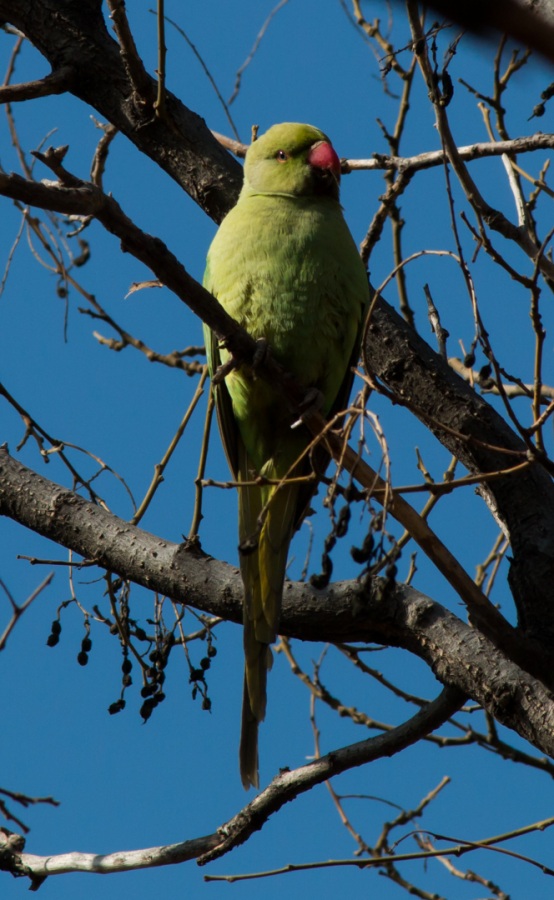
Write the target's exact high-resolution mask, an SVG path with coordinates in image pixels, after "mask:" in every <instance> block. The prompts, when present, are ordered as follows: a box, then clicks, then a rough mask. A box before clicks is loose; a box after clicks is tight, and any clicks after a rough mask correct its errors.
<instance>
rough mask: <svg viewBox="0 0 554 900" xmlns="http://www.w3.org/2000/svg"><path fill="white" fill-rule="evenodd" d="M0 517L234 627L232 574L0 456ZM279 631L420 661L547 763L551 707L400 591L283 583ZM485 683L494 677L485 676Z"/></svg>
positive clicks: (452, 619) (418, 597)
mask: <svg viewBox="0 0 554 900" xmlns="http://www.w3.org/2000/svg"><path fill="white" fill-rule="evenodd" d="M0 515H5V516H8V517H9V518H12V519H14V520H15V521H17V522H19V523H20V524H22V525H24V526H26V527H27V528H31V529H32V530H33V531H35V532H36V533H38V534H41V535H43V536H44V537H47V538H49V539H50V540H53V541H55V542H57V543H59V544H62V545H63V546H64V547H68V548H70V549H71V550H73V551H74V552H75V553H78V554H79V555H80V556H82V557H84V558H86V559H88V560H92V561H93V562H94V563H96V564H97V565H98V566H101V567H103V568H106V569H108V570H109V571H111V572H114V573H116V574H118V575H120V576H121V577H122V578H126V579H129V580H130V581H134V582H136V583H137V584H141V585H143V586H144V587H147V588H149V589H151V590H153V591H157V592H159V593H160V594H163V595H165V596H168V597H171V598H172V599H173V600H175V601H177V602H179V603H187V604H190V605H191V606H194V607H196V608H197V609H200V610H203V611H204V612H208V613H210V614H212V615H217V616H220V617H222V618H224V619H227V620H228V621H232V622H241V621H242V593H243V589H242V582H241V579H240V575H239V573H238V571H237V570H236V569H234V568H233V567H231V566H229V565H226V564H225V563H222V562H219V561H218V560H216V559H213V558H212V557H209V556H206V555H205V554H204V553H202V552H201V551H200V549H199V548H198V547H197V546H196V545H188V544H174V543H171V542H170V541H166V540H164V539H162V538H159V537H156V536H154V535H152V534H149V533H148V532H146V531H142V530H141V529H139V528H136V527H134V526H132V525H129V523H127V522H125V521H124V520H122V519H119V518H118V517H117V516H114V515H113V514H112V513H110V512H108V511H107V510H105V509H103V508H102V507H100V506H96V505H95V504H93V503H90V502H88V501H86V500H84V499H83V498H82V497H80V496H78V495H77V494H74V493H72V492H71V491H69V490H67V489H66V488H63V487H61V486H60V485H56V484H54V483H53V482H51V481H48V480H47V479H46V478H43V477H42V476H40V475H39V474H38V473H36V472H33V471H31V470H30V469H27V468H26V467H25V466H23V465H22V464H21V463H19V462H17V461H16V460H15V459H13V458H12V457H10V456H9V454H8V452H7V450H6V449H5V448H4V449H0ZM280 631H281V632H282V634H285V635H287V636H289V637H298V638H301V639H302V640H309V641H330V642H337V641H365V642H375V643H380V644H389V645H393V646H397V647H403V648H404V649H406V650H409V651H411V652H413V653H415V654H417V655H418V656H420V657H421V658H422V659H423V660H424V661H425V662H426V663H427V664H428V665H429V666H430V667H431V668H432V670H433V672H434V673H435V675H436V676H437V677H438V678H439V680H440V681H442V682H443V683H444V684H447V685H450V686H452V687H456V688H457V689H458V690H459V691H461V692H462V693H464V694H465V695H467V696H471V697H472V698H473V699H475V700H477V701H478V702H479V703H482V704H483V705H484V706H485V707H486V708H487V709H488V711H489V712H490V713H491V715H493V716H494V717H495V718H497V719H498V721H500V722H502V723H503V724H504V725H506V726H507V727H508V728H511V729H512V730H515V731H517V732H518V733H519V734H520V735H522V737H524V738H526V740H528V741H530V742H531V743H532V744H534V745H535V746H536V747H538V748H540V749H541V750H543V752H545V753H547V754H549V755H552V756H554V704H553V703H552V696H551V694H550V692H549V691H547V690H546V689H545V688H544V686H543V685H542V684H541V683H540V681H538V680H536V679H534V678H533V677H531V676H530V675H529V674H528V673H527V672H525V671H523V670H522V669H521V668H519V667H518V666H517V665H515V664H514V663H513V662H512V661H511V660H508V659H507V658H506V657H505V656H504V655H503V654H502V653H501V651H500V650H498V649H497V648H496V647H495V646H494V644H492V643H491V642H490V641H489V640H488V639H487V638H486V637H485V636H484V635H483V634H481V633H480V632H479V631H477V630H476V629H473V628H471V627H469V626H468V625H465V624H464V623H463V622H462V621H461V620H460V619H458V618H457V617H456V616H454V615H452V614H451V613H449V612H448V611H447V610H446V609H444V608H443V607H441V606H440V605H439V604H438V603H434V602H433V601H432V600H430V599H429V598H428V597H425V595H423V594H420V593H419V592H418V591H416V590H414V589H413V588H410V587H407V586H405V585H400V584H398V585H395V586H393V587H391V586H390V585H388V583H387V582H386V581H385V580H384V579H381V578H373V579H371V582H370V585H369V587H368V588H367V589H365V588H364V589H362V588H361V586H360V584H359V583H358V582H356V581H352V582H337V583H335V584H333V585H331V586H330V587H329V588H328V589H326V590H324V591H316V590H314V589H313V588H311V587H310V586H309V585H306V584H304V583H297V584H295V583H292V582H286V584H285V589H284V592H283V611H282V616H281V622H280ZM491 673H494V674H492V675H491Z"/></svg>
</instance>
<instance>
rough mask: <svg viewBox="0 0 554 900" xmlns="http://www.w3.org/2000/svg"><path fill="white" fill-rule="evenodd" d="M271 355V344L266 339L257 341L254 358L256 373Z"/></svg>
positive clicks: (253, 366)
mask: <svg viewBox="0 0 554 900" xmlns="http://www.w3.org/2000/svg"><path fill="white" fill-rule="evenodd" d="M268 355H269V344H268V342H267V341H266V339H265V338H264V337H261V338H258V339H257V340H256V349H255V351H254V356H253V357H252V369H253V370H254V371H256V369H257V368H259V366H261V365H262V363H264V362H265V361H266V359H267V357H268Z"/></svg>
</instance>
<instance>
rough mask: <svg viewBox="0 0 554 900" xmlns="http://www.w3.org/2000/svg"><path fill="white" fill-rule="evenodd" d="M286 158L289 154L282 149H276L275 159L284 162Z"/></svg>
mask: <svg viewBox="0 0 554 900" xmlns="http://www.w3.org/2000/svg"><path fill="white" fill-rule="evenodd" d="M288 158H289V155H288V153H286V152H285V151H284V150H278V151H277V159H278V160H279V162H286V161H287V159H288Z"/></svg>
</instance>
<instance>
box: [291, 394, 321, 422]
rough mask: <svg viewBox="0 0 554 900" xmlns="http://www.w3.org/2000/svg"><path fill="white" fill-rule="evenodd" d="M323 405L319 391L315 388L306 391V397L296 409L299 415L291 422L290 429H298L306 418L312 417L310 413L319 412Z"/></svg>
mask: <svg viewBox="0 0 554 900" xmlns="http://www.w3.org/2000/svg"><path fill="white" fill-rule="evenodd" d="M324 404H325V397H324V396H323V394H322V393H321V391H320V390H318V388H316V387H312V388H309V390H307V391H306V396H305V397H304V399H303V400H302V403H301V404H300V406H299V407H298V412H299V413H300V415H299V416H298V418H297V420H296V422H293V423H292V425H291V426H290V427H291V428H298V427H299V426H300V425H303V424H304V421H305V420H306V419H307V418H308V416H310V415H312V413H317V412H321V410H322V409H323V406H324Z"/></svg>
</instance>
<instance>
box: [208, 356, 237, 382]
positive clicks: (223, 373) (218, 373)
mask: <svg viewBox="0 0 554 900" xmlns="http://www.w3.org/2000/svg"><path fill="white" fill-rule="evenodd" d="M239 366H240V361H239V360H238V359H236V358H235V357H234V356H230V357H229V359H228V360H227V362H224V363H222V364H221V365H220V366H218V367H217V369H216V370H215V372H214V374H213V375H212V384H221V382H222V381H224V380H225V379H226V378H227V375H228V374H229V373H230V372H232V371H233V369H238V367H239Z"/></svg>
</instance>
